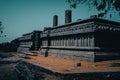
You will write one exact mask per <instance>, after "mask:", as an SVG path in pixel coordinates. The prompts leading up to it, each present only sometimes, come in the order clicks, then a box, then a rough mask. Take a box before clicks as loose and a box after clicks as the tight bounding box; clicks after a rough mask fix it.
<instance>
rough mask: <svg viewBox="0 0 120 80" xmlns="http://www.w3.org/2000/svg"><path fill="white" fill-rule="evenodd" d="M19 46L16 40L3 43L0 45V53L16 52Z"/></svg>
mask: <svg viewBox="0 0 120 80" xmlns="http://www.w3.org/2000/svg"><path fill="white" fill-rule="evenodd" d="M18 46H19V41H18V39H15V40H12V41H11V42H5V43H1V44H0V51H4V52H16V51H17V48H18Z"/></svg>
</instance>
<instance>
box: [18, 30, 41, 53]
mask: <svg viewBox="0 0 120 80" xmlns="http://www.w3.org/2000/svg"><path fill="white" fill-rule="evenodd" d="M40 33H41V31H33V32H31V33H27V34H24V35H22V37H19V38H18V40H19V47H18V48H17V51H18V52H27V51H33V50H39V47H40V46H41V39H40Z"/></svg>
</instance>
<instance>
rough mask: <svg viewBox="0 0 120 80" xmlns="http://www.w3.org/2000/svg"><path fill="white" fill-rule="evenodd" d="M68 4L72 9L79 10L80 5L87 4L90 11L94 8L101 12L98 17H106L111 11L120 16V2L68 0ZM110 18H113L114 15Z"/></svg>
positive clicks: (111, 0)
mask: <svg viewBox="0 0 120 80" xmlns="http://www.w3.org/2000/svg"><path fill="white" fill-rule="evenodd" d="M66 2H67V3H68V4H69V5H70V8H77V5H79V4H86V5H88V7H89V9H92V8H93V7H94V8H96V9H97V10H98V11H99V13H98V15H97V16H98V17H104V16H105V15H106V14H107V13H108V12H109V11H111V10H115V11H117V12H118V15H119V16H120V0H66ZM109 16H110V18H111V17H112V14H110V15H109Z"/></svg>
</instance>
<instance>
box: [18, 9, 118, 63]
mask: <svg viewBox="0 0 120 80" xmlns="http://www.w3.org/2000/svg"><path fill="white" fill-rule="evenodd" d="M18 40H19V42H20V45H19V47H18V51H19V52H20V51H23V52H24V51H33V50H37V51H40V54H41V55H44V56H55V57H61V58H71V59H80V60H87V61H93V62H94V61H101V60H109V59H120V23H119V22H114V21H110V20H106V19H101V18H98V17H96V16H91V17H90V18H88V19H83V20H82V19H79V20H77V21H75V22H72V11H71V10H66V11H65V24H64V25H58V16H57V15H55V16H53V27H48V28H44V30H43V31H33V32H31V33H28V34H24V35H23V36H22V37H20V38H18Z"/></svg>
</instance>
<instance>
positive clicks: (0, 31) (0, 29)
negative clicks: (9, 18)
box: [0, 22, 3, 35]
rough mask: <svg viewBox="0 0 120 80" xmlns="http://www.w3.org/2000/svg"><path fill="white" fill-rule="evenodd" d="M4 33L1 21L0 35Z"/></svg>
mask: <svg viewBox="0 0 120 80" xmlns="http://www.w3.org/2000/svg"><path fill="white" fill-rule="evenodd" d="M2 33H3V27H2V22H0V35H1V34H2Z"/></svg>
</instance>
